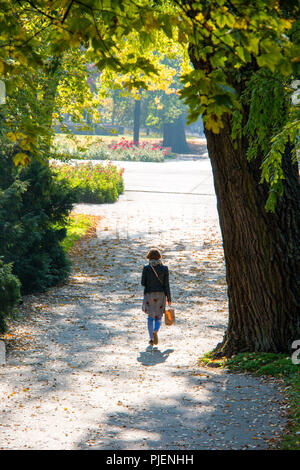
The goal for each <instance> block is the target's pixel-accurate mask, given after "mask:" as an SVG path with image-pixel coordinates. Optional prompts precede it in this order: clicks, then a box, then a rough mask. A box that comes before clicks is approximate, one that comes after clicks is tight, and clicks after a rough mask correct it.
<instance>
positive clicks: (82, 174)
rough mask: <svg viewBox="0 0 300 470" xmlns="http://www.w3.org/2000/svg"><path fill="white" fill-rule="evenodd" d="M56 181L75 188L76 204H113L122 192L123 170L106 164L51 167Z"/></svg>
mask: <svg viewBox="0 0 300 470" xmlns="http://www.w3.org/2000/svg"><path fill="white" fill-rule="evenodd" d="M51 167H52V169H53V171H54V174H55V176H56V178H57V179H58V180H64V182H65V183H67V184H68V185H70V186H71V187H72V188H75V189H76V191H77V195H78V202H86V203H95V204H101V203H105V202H115V201H116V200H117V199H118V196H119V195H120V194H122V193H123V191H124V182H123V177H122V174H123V171H124V170H123V169H122V170H119V169H118V168H117V167H116V166H115V165H112V164H111V163H110V162H109V163H107V164H101V163H99V164H95V165H93V164H92V163H76V164H74V165H69V164H55V163H53V164H52V165H51Z"/></svg>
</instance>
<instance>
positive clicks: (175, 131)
mask: <svg viewBox="0 0 300 470" xmlns="http://www.w3.org/2000/svg"><path fill="white" fill-rule="evenodd" d="M162 145H163V147H170V148H171V150H172V152H174V153H189V152H190V149H189V146H188V144H187V141H186V137H185V130H184V121H183V117H182V116H180V117H179V118H178V119H176V120H175V121H174V122H172V123H170V122H168V123H165V124H164V125H163V144H162Z"/></svg>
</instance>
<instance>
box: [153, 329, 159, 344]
mask: <svg viewBox="0 0 300 470" xmlns="http://www.w3.org/2000/svg"><path fill="white" fill-rule="evenodd" d="M153 343H154V344H158V336H157V331H153Z"/></svg>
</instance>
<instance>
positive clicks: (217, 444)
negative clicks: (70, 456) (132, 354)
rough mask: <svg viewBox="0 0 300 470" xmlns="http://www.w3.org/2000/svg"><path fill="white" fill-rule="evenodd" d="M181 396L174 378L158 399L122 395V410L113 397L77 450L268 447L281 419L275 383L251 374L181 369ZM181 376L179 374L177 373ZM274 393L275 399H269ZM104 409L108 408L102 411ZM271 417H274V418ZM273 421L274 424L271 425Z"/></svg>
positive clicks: (160, 389) (162, 387)
mask: <svg viewBox="0 0 300 470" xmlns="http://www.w3.org/2000/svg"><path fill="white" fill-rule="evenodd" d="M177 375H178V377H179V378H181V379H182V380H184V381H185V382H186V383H185V386H183V387H182V388H183V389H184V390H190V393H184V394H181V393H180V392H179V391H178V389H177V387H176V382H175V381H174V379H173V378H172V376H170V377H169V381H168V387H167V389H166V386H165V384H163V383H160V382H157V385H156V389H157V399H156V400H155V399H153V398H151V400H150V401H149V399H148V394H147V386H145V387H144V401H143V402H140V401H139V399H138V398H136V399H135V396H136V397H138V395H135V392H134V391H133V390H132V393H131V394H130V396H124V397H122V393H119V394H118V399H119V400H120V401H119V402H118V404H119V407H117V408H119V409H117V410H116V407H115V403H114V402H113V400H111V402H110V404H108V405H107V408H106V410H105V411H104V410H103V409H102V410H101V411H100V409H99V417H98V420H97V419H95V420H94V422H93V426H91V427H90V430H89V431H88V432H86V433H84V434H83V435H82V437H81V439H80V440H79V441H78V442H77V445H76V448H78V449H99V450H101V449H107V450H110V449H114V450H137V449H140V450H141V449H144V450H147V449H151V450H156V449H165V450H195V449H201V450H205V449H206V450H208V449H210V450H213V449H216V450H217V449H226V450H228V449H251V448H256V449H259V448H267V447H268V444H267V440H268V439H270V438H272V437H273V431H274V429H275V428H276V426H278V424H279V423H280V421H281V420H282V415H281V414H280V412H279V413H278V411H279V406H278V405H277V414H276V413H274V406H275V407H276V398H275V397H274V386H272V385H268V384H267V383H265V382H264V381H263V379H254V378H253V377H249V376H246V375H238V374H231V375H229V374H226V373H223V374H220V373H215V372H211V371H208V370H205V369H199V370H198V373H197V372H195V371H192V370H189V371H187V372H185V373H182V372H178V373H177ZM174 376H176V374H174ZM270 397H272V399H270ZM103 411H104V412H103ZM271 416H272V418H271ZM270 419H272V424H271V425H270Z"/></svg>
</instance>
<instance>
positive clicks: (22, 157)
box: [13, 152, 30, 166]
mask: <svg viewBox="0 0 300 470" xmlns="http://www.w3.org/2000/svg"><path fill="white" fill-rule="evenodd" d="M13 160H14V164H15V165H16V166H18V165H23V166H25V165H27V164H28V163H29V162H30V158H29V156H28V155H26V153H23V152H18V153H17V154H16V155H15V156H14V159H13Z"/></svg>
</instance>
